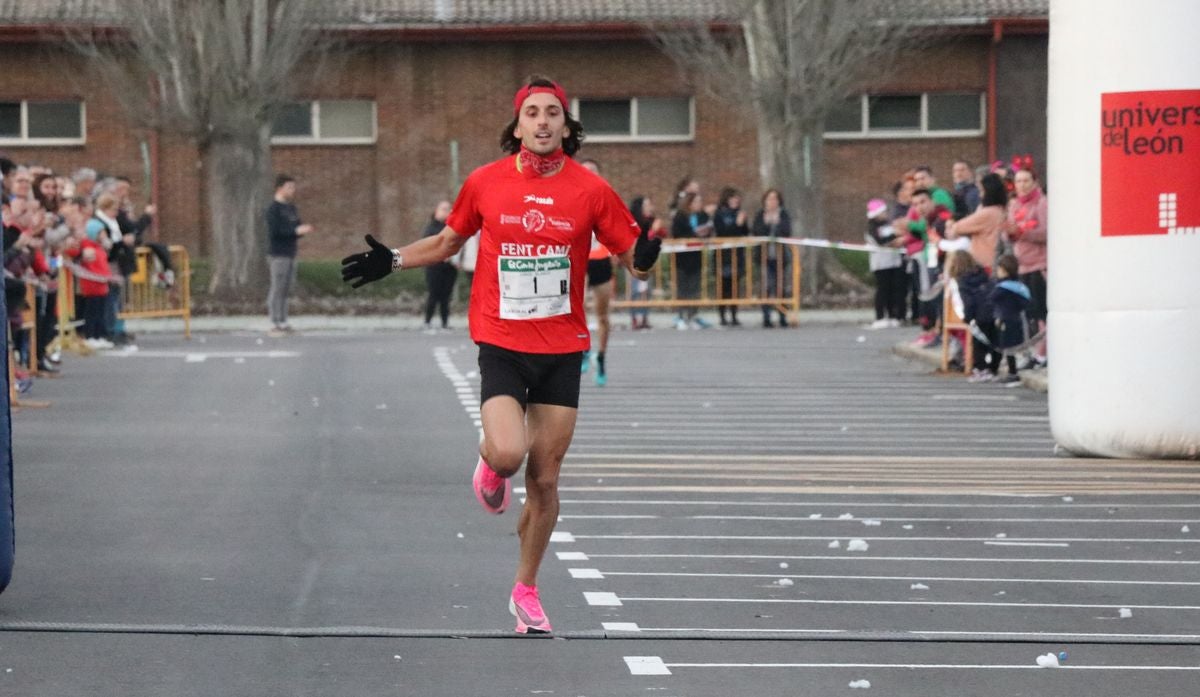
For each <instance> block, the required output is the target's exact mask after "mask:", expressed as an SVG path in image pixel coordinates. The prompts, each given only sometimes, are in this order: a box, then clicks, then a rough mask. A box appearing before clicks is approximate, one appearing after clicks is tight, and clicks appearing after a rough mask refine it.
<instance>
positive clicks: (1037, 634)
mask: <svg viewBox="0 0 1200 697" xmlns="http://www.w3.org/2000/svg"><path fill="white" fill-rule="evenodd" d="M908 633H909V634H921V635H925V636H964V635H968V636H969V635H973V636H979V635H980V634H986V635H988V636H1003V637H1014V638H1030V639H1036V638H1041V637H1071V638H1080V639H1082V638H1092V639H1125V640H1132V639H1140V640H1143V641H1144V640H1147V639H1151V640H1153V639H1158V640H1162V641H1167V640H1180V639H1185V640H1195V639H1200V634H1117V633H1112V632H991V631H987V632H964V631H938V630H930V629H924V630H915V629H914V630H911V631H909V632H908Z"/></svg>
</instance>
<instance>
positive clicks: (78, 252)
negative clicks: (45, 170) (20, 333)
mask: <svg viewBox="0 0 1200 697" xmlns="http://www.w3.org/2000/svg"><path fill="white" fill-rule="evenodd" d="M92 212H93V211H92V204H91V202H90V201H89V200H88V199H86V198H83V197H75V198H72V199H68V200H67V201H66V202H65V203H64V204H63V206H62V213H63V218H64V219H65V220H66V222H67V226H68V227H69V228H70V229H71V237H70V238H68V239H67V241H66V243H65V244H64V247H63V254H64V255H65V256H66V257H67V258H68V259H71V260H73V261H74V262H75V269H74V273H75V277H76V278H77V279H78V280H79V294H80V296H81V306H80V308H79V314H80V315H81V316H82V317H83V338H84V340H85V341H86V342H87V345H88V346H91V347H92V348H112V347H113V345H114V344H113V343H112V342H111V341H109V339H108V337H106V336H105V334H106V330H105V326H106V325H105V321H104V311H105V306H106V303H107V302H108V294H109V287H110V284H111V283H112V282H113V275H112V269H111V268H110V267H109V265H108V253H107V252H105V250H104V247H103V246H101V244H100V243H99V242H96V241H93V240H91V239H89V238H88V236H87V221H88V220H89V219H90V218H91V217H92Z"/></svg>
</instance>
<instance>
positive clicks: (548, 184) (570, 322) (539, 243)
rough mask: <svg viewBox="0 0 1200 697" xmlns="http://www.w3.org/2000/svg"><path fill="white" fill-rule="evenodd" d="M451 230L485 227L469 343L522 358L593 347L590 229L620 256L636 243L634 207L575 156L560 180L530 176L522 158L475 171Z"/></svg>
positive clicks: (460, 231) (461, 194)
mask: <svg viewBox="0 0 1200 697" xmlns="http://www.w3.org/2000/svg"><path fill="white" fill-rule="evenodd" d="M446 225H447V226H448V227H449V228H450V229H452V230H454V231H455V232H457V233H458V234H460V235H462V236H464V237H470V236H471V235H473V234H475V232H476V231H477V230H482V232H480V237H479V257H478V261H477V262H476V264H475V278H474V280H473V281H472V285H471V306H470V310H469V312H468V318H469V320H470V324H471V339H472V340H473V341H475V342H476V343H488V344H494V345H496V346H500V347H502V348H506V349H509V350H510V351H520V352H522V353H572V352H575V351H584V350H586V349H587V348H588V346H589V343H590V342H589V338H588V329H587V319H586V318H585V317H584V312H583V294H584V288H585V281H584V277H585V275H586V273H587V261H588V252H589V251H590V249H591V246H592V231H593V230H594V231H595V233H596V237H597V238H598V239H599V240H600V243H601V244H603V245H604V246H605V247H608V249H609V250H611V251H612V253H613V254H621V253H623V252H625V251H626V250H628V249H629V248H630V247H632V246H633V244H634V242H636V241H637V236H638V231H639V229H638V226H637V222H636V221H634V219H633V216H632V215H630V214H629V209H628V208H626V207H625V204H624V203H623V202H622V201H621V198H620V197H619V196H617V193H616V192H615V191H613V189H612V187H611V186H609V185H608V183H607V182H605V181H604V180H603V179H601V178H600V177H597V176H596V175H595V174H592V173H591V172H590V171H588V170H587V169H585V168H584V167H582V166H580V165H579V164H577V163H576V162H575V161H574V160H572V159H571V158H567V159H566V161H565V163H564V164H563V168H562V169H561V170H559V172H558V173H557V174H555V175H553V176H549V177H534V178H526V177H525V176H524V175H523V174H522V173H521V172H519V171H517V166H516V157H515V156H513V157H506V158H504V159H502V160H497V161H496V162H493V163H491V164H488V165H484V166H483V167H480V168H479V169H477V170H475V171H474V172H472V173H471V176H469V177H467V181H466V182H465V183H464V184H463V188H462V191H460V192H459V194H458V200H456V201H455V202H454V209H453V212H452V213H451V214H450V218H449V219H448V220H447V221H446Z"/></svg>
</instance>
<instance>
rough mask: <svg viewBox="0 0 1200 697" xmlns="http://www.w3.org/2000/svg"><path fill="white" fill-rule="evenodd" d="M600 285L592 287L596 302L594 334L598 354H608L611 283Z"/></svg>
mask: <svg viewBox="0 0 1200 697" xmlns="http://www.w3.org/2000/svg"><path fill="white" fill-rule="evenodd" d="M614 282H615V281H609V282H608V283H601V284H600V285H598V286H592V297H593V299H594V300H595V301H596V303H595V305H596V327H597V331H596V334H597V336H599V339H600V353H606V352H608V332H609V327H610V325H609V321H608V314H609V303H610V302H611V301H612V296H613V283H614Z"/></svg>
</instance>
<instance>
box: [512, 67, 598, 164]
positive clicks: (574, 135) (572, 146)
mask: <svg viewBox="0 0 1200 697" xmlns="http://www.w3.org/2000/svg"><path fill="white" fill-rule="evenodd" d="M525 84H527V85H533V86H535V87H553V86H554V83H553V82H552V81H551V80H550V79H548V78H545V77H540V76H535V77H531V78H529V80H528V81H527V82H526V83H525ZM563 116H564V117H566V121H567V130H568V131H570V135H568V136H567V137H566V138H563V145H562V146H563V152H564V153H566V154H567V157H573V156H574V155H575V153H577V152H579V148H580V147H582V146H583V137H584V136H583V124H582V123H579V122H578V121H576V120H575V119H574V118H572V117H571V112H570V111H569V110H568V109H567V105H566V104H564V105H563ZM519 118H520V117H518V116H514V117H513V120H512V121H509V122H508V125H507V126H505V127H504V131H502V132H501V133H500V149H501V150H503V151H504V152H506V153H508V154H510V155H515V154H517V153H518V152H520V151H521V139H520V138H517V137H516V136H514V135H513V131H515V130H516V128H517V121H518V119H519Z"/></svg>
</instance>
